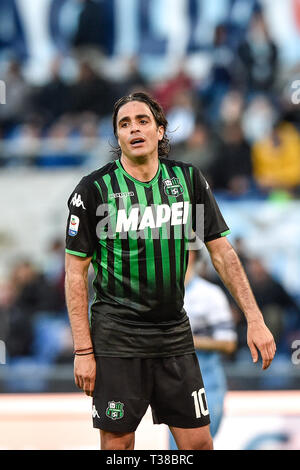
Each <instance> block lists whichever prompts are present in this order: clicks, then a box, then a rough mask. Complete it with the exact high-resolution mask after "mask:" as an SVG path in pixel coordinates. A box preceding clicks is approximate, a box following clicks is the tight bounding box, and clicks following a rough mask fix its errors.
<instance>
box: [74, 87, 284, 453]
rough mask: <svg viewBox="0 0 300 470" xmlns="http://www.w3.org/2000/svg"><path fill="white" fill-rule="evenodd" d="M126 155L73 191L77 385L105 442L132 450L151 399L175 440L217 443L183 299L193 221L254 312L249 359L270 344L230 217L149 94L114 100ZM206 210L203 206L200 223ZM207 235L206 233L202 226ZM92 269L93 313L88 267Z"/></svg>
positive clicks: (246, 308)
mask: <svg viewBox="0 0 300 470" xmlns="http://www.w3.org/2000/svg"><path fill="white" fill-rule="evenodd" d="M113 126H114V132H115V136H116V138H117V141H118V156H119V158H118V159H117V160H115V161H112V162H110V163H108V164H107V165H105V166H104V167H103V168H100V169H99V170H96V171H94V172H93V173H91V174H90V175H88V176H85V177H84V178H83V179H82V180H81V181H80V182H79V184H78V186H77V187H76V188H75V190H74V192H73V193H72V194H71V196H70V198H69V201H68V205H69V211H70V214H69V219H68V225H67V235H66V283H65V286H66V300H67V306H68V312H69V318H70V323H71V328H72V334H73V340H74V349H75V357H74V375H75V383H76V384H77V386H78V387H79V388H80V389H82V390H83V391H84V392H85V393H86V394H87V395H89V396H93V408H92V416H93V425H94V427H95V428H99V429H100V438H101V449H103V450H112V449H114V450H121V449H133V448H134V436H135V430H136V429H137V426H138V425H139V423H140V421H141V419H142V417H143V416H144V414H145V412H146V410H147V408H148V406H149V405H151V408H152V415H153V421H154V423H156V424H159V423H165V424H167V425H168V426H169V428H170V430H171V432H172V434H173V436H174V438H175V441H176V444H177V446H178V448H179V449H187V450H193V449H195V450H196V449H199V450H200V449H208V450H210V449H212V448H213V443H212V438H211V435H210V431H209V422H210V420H209V411H208V408H207V402H206V398H205V390H204V387H203V381H202V377H201V372H200V369H199V365H198V361H197V357H196V355H195V349H194V343H193V335H192V332H191V328H190V323H189V319H188V317H187V314H186V312H185V310H184V309H183V299H184V277H185V271H186V266H187V261H188V242H189V232H190V230H189V228H188V230H186V228H187V227H189V226H191V228H192V229H193V230H194V231H196V233H197V234H198V236H201V233H202V232H203V237H202V238H203V240H204V243H205V244H206V247H207V248H208V250H209V253H210V256H211V259H212V262H213V264H214V266H215V268H216V270H217V272H218V273H219V275H220V276H221V278H222V280H223V282H224V283H225V285H226V286H227V287H228V288H229V290H230V291H231V293H232V295H233V296H234V298H235V299H236V301H237V302H238V304H239V306H240V307H241V309H242V311H243V312H244V314H245V316H246V319H247V321H248V344H249V348H250V350H251V354H252V357H253V361H255V362H256V361H257V360H258V351H257V349H258V350H259V351H260V353H261V356H262V362H263V364H262V367H263V369H266V368H267V367H269V365H270V363H271V362H272V359H273V357H274V354H275V343H274V339H273V336H272V334H271V333H270V331H269V330H268V328H267V327H266V325H265V323H264V320H263V317H262V314H261V312H260V311H259V309H258V307H257V304H256V302H255V299H254V297H253V294H252V292H251V289H250V287H249V284H248V281H247V278H246V276H245V274H244V271H243V269H242V267H241V265H240V262H239V259H238V257H237V255H236V253H235V251H234V250H233V248H232V247H231V245H230V243H229V242H228V241H227V239H226V233H228V227H227V225H226V223H225V221H224V219H223V217H222V215H221V213H220V210H219V208H218V206H217V203H216V201H215V199H214V197H213V195H212V193H211V190H210V188H209V185H208V184H207V182H206V181H205V179H204V177H203V176H202V174H201V173H200V172H199V170H196V169H195V168H194V167H193V166H192V165H190V164H187V163H181V162H174V161H172V160H169V159H168V158H167V157H168V152H169V145H168V139H167V136H166V130H167V121H166V118H165V116H164V113H163V110H162V108H161V107H160V105H159V104H158V103H157V102H155V101H154V100H153V99H152V98H151V97H150V96H148V95H147V94H144V93H134V94H132V95H129V96H125V97H123V98H121V99H120V100H119V101H117V102H116V104H115V106H114V112H113ZM201 208H204V225H203V227H202V224H201V223H200V221H201V213H202V212H201ZM199 234H200V235H199ZM90 263H92V264H93V266H94V270H95V280H94V289H95V298H94V302H93V304H92V306H91V317H90V320H89V316H88V289H87V274H88V268H89V265H90Z"/></svg>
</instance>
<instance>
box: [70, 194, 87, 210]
mask: <svg viewBox="0 0 300 470" xmlns="http://www.w3.org/2000/svg"><path fill="white" fill-rule="evenodd" d="M71 204H73V206H75V207H82V208H83V209H85V207H84V204H83V201H82V200H81V195H80V194H77V193H75V194H74V196H73V199H72V201H71Z"/></svg>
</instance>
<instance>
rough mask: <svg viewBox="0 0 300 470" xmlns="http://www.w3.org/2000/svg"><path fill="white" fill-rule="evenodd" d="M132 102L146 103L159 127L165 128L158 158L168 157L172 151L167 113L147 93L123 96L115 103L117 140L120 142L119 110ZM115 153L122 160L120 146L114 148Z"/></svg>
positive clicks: (159, 144) (114, 126)
mask: <svg viewBox="0 0 300 470" xmlns="http://www.w3.org/2000/svg"><path fill="white" fill-rule="evenodd" d="M131 101H141V102H142V103H145V104H146V105H147V106H148V107H149V108H150V111H151V113H152V114H153V116H154V119H155V122H156V124H157V127H158V126H163V128H164V131H165V132H164V136H163V138H162V140H160V141H159V142H158V156H159V157H168V154H169V151H170V143H169V139H168V137H167V134H166V131H167V127H168V121H167V119H166V116H165V113H164V111H163V109H162V107H161V106H160V104H159V103H158V102H157V101H155V100H154V99H153V98H152V97H151V96H150V95H148V94H147V93H144V92H136V93H132V94H131V95H127V96H123V97H122V98H120V99H119V100H118V101H117V102H116V103H115V105H114V112H113V117H112V119H113V128H114V134H115V137H116V139H117V140H118V132H117V115H118V112H119V109H120V108H121V107H122V106H124V104H127V103H130V102H131ZM113 153H114V154H115V156H116V157H117V158H120V156H121V153H122V151H121V148H120V146H119V145H117V147H114V149H113Z"/></svg>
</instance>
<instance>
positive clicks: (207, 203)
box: [66, 158, 228, 357]
mask: <svg viewBox="0 0 300 470" xmlns="http://www.w3.org/2000/svg"><path fill="white" fill-rule="evenodd" d="M68 206H69V211H70V213H69V219H68V224H67V234H66V251H67V253H70V254H73V255H77V256H81V257H91V258H92V263H93V266H94V270H95V280H94V283H93V285H94V290H95V299H94V302H93V304H92V306H91V333H92V340H93V344H94V349H95V353H96V355H103V356H119V357H130V356H137V357H155V356H169V355H179V354H186V353H190V352H193V351H194V346H193V339H192V334H191V330H190V325H189V320H188V317H187V315H186V312H185V311H184V309H183V300H184V277H185V272H186V267H187V261H188V244H189V242H190V238H191V232H196V233H197V235H198V237H200V238H201V239H202V240H203V241H204V242H206V241H209V240H213V239H215V238H218V237H220V236H224V235H226V233H227V232H228V227H227V225H226V223H225V221H224V219H223V217H222V215H221V213H220V210H219V208H218V206H217V203H216V201H215V199H214V196H213V195H212V192H211V190H210V188H209V186H208V184H207V182H206V180H205V179H204V177H203V176H202V174H201V172H199V170H197V169H196V168H195V167H193V166H192V165H190V164H188V163H183V162H176V161H172V160H169V159H166V158H160V159H159V168H158V171H157V174H156V175H155V177H154V178H153V179H152V180H151V181H149V182H148V183H144V182H141V181H138V180H136V179H135V178H133V177H132V176H131V175H130V174H128V173H127V172H126V171H125V170H124V168H123V166H122V164H121V161H120V160H116V161H113V162H110V163H108V164H107V165H105V166H104V167H103V168H101V169H99V170H97V171H94V172H93V173H91V174H90V175H88V176H85V177H84V178H83V179H82V180H81V181H80V183H79V184H78V186H77V187H76V188H75V190H74V191H73V193H72V194H71V196H70V198H69V201H68ZM199 302H201V299H199Z"/></svg>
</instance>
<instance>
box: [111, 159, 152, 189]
mask: <svg viewBox="0 0 300 470" xmlns="http://www.w3.org/2000/svg"><path fill="white" fill-rule="evenodd" d="M116 164H117V166H118V168H119V170H121V172H122V173H123V174H124V175H125V176H127V178H129V179H130V180H131V181H133V182H134V183H135V184H140V185H141V186H144V187H145V188H150V186H153V185H154V184H155V183H156V182H157V180H158V178H159V175H160V172H161V163H160V159H158V170H157V173H156V175H155V176H154V177H153V178H152V180H151V181H148V183H144V182H143V181H139V180H137V179H136V178H134V177H133V176H131V175H130V174H129V173H127V171H125V170H124V168H123V165H122V163H121V161H120V159H118V160H116Z"/></svg>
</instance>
